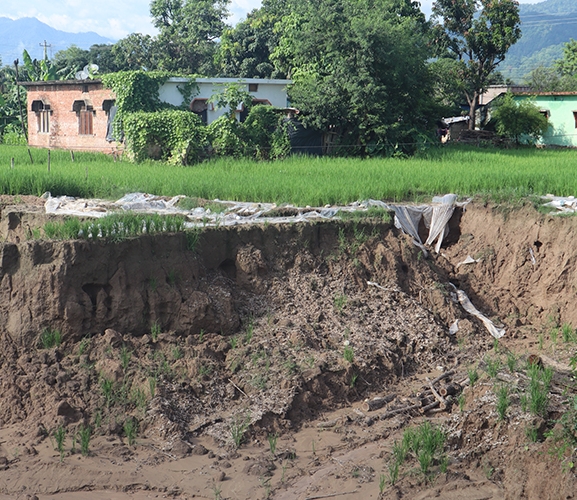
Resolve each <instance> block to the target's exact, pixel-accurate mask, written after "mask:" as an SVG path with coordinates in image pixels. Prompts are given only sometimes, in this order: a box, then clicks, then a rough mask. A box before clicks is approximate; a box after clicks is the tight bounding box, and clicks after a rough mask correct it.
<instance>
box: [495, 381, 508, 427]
mask: <svg viewBox="0 0 577 500" xmlns="http://www.w3.org/2000/svg"><path fill="white" fill-rule="evenodd" d="M495 394H496V396H497V415H499V420H505V417H506V416H507V410H508V409H509V404H510V403H511V400H510V399H509V388H508V387H507V386H506V385H500V386H499V387H498V388H497V389H496V390H495Z"/></svg>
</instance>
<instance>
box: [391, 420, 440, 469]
mask: <svg viewBox="0 0 577 500" xmlns="http://www.w3.org/2000/svg"><path fill="white" fill-rule="evenodd" d="M445 439H446V437H445V434H444V433H443V431H441V429H439V428H438V427H434V426H433V425H431V423H430V422H429V421H426V422H423V423H422V424H421V425H419V427H416V428H410V429H407V430H406V431H405V432H404V433H403V441H402V445H401V446H402V450H406V452H408V451H411V452H412V453H413V454H414V456H415V458H416V459H417V462H418V463H419V467H420V469H421V472H422V473H423V475H424V476H428V475H429V469H430V467H431V465H432V463H433V461H434V460H435V459H438V458H439V457H440V455H441V454H442V452H443V447H444V445H445ZM406 452H405V453H406ZM405 456H406V454H405Z"/></svg>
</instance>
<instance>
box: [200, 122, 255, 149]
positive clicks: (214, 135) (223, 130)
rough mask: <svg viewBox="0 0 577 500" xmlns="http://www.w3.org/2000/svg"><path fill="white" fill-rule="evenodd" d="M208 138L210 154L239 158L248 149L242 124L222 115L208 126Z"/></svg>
mask: <svg viewBox="0 0 577 500" xmlns="http://www.w3.org/2000/svg"><path fill="white" fill-rule="evenodd" d="M208 138H209V142H210V143H211V146H212V155H213V156H216V157H223V156H230V157H233V158H240V157H241V156H244V155H245V154H246V152H247V149H248V144H247V143H246V142H245V140H244V137H243V133H242V125H241V124H240V123H239V122H238V121H237V120H236V119H234V118H233V119H231V118H230V117H228V116H226V115H223V116H221V117H219V118H217V119H216V120H214V121H213V122H212V123H211V124H210V125H209V126H208Z"/></svg>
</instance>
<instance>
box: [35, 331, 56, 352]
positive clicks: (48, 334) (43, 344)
mask: <svg viewBox="0 0 577 500" xmlns="http://www.w3.org/2000/svg"><path fill="white" fill-rule="evenodd" d="M61 343H62V334H61V333H60V330H52V329H51V328H44V330H42V333H41V334H40V339H39V341H38V345H39V347H40V348H41V349H52V348H53V347H58V346H59V345H60V344H61Z"/></svg>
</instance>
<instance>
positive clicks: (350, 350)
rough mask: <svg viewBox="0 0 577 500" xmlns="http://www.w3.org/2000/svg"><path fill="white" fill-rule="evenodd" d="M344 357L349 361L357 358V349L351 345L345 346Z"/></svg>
mask: <svg viewBox="0 0 577 500" xmlns="http://www.w3.org/2000/svg"><path fill="white" fill-rule="evenodd" d="M343 358H345V361H347V362H348V363H352V362H353V359H354V358H355V351H354V349H353V348H352V347H351V346H350V345H347V346H345V349H344V351H343Z"/></svg>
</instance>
